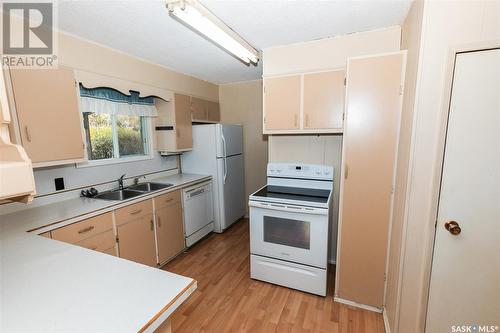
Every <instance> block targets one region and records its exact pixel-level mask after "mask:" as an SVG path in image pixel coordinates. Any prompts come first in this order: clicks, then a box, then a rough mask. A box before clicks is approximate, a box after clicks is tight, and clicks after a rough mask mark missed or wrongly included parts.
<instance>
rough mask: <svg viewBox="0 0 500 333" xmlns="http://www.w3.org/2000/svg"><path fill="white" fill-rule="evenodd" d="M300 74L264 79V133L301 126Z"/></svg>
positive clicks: (294, 128)
mask: <svg viewBox="0 0 500 333" xmlns="http://www.w3.org/2000/svg"><path fill="white" fill-rule="evenodd" d="M300 81H301V77H300V75H293V76H284V77H276V78H266V79H264V133H266V131H268V130H296V129H299V128H300V120H299V116H300V90H301V87H300Z"/></svg>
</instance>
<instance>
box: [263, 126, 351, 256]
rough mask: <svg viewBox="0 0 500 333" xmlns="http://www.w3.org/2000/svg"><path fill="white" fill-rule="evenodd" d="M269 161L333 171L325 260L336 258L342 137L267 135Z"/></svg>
mask: <svg viewBox="0 0 500 333" xmlns="http://www.w3.org/2000/svg"><path fill="white" fill-rule="evenodd" d="M269 161H270V162H278V163H293V162H299V163H310V164H325V165H331V166H333V167H334V168H335V170H334V171H335V173H334V184H333V186H334V188H333V189H334V193H333V212H334V214H333V217H332V225H331V232H330V239H329V241H330V251H329V254H328V260H329V261H330V262H335V260H336V257H337V224H338V214H337V212H338V211H339V197H340V164H341V161H342V135H272V136H269Z"/></svg>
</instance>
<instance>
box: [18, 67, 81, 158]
mask: <svg viewBox="0 0 500 333" xmlns="http://www.w3.org/2000/svg"><path fill="white" fill-rule="evenodd" d="M10 75H11V82H12V88H13V97H14V102H15V107H16V113H17V119H18V125H19V133H20V137H21V142H22V145H23V147H24V148H25V150H26V152H27V154H28V156H29V157H30V158H31V160H32V162H33V163H34V166H47V165H57V164H66V163H71V162H75V161H82V160H83V159H84V157H85V145H84V139H83V132H82V120H81V119H82V117H81V114H80V111H79V103H78V94H77V87H76V81H75V79H74V75H73V71H72V70H70V69H65V68H59V69H47V70H44V69H37V70H25V69H18V70H14V69H12V70H11V71H10Z"/></svg>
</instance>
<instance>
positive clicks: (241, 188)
mask: <svg viewBox="0 0 500 333" xmlns="http://www.w3.org/2000/svg"><path fill="white" fill-rule="evenodd" d="M217 165H218V170H219V179H220V181H219V197H220V199H221V200H220V213H221V216H220V227H221V229H222V230H224V229H227V228H228V227H229V226H230V225H231V224H233V223H234V222H236V221H237V220H238V219H239V218H240V217H243V216H244V215H245V202H246V201H245V180H244V171H243V156H242V155H236V156H231V157H228V158H218V159H217ZM222 230H221V231H222Z"/></svg>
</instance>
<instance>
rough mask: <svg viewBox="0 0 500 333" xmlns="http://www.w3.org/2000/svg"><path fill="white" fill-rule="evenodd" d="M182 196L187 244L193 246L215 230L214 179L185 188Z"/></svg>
mask: <svg viewBox="0 0 500 333" xmlns="http://www.w3.org/2000/svg"><path fill="white" fill-rule="evenodd" d="M182 197H183V204H184V235H185V237H186V246H191V245H193V244H194V243H196V242H197V241H199V240H200V239H202V238H203V237H205V236H206V235H208V234H209V233H211V232H212V231H213V230H214V204H213V192H212V181H208V182H204V183H200V184H196V185H193V186H190V187H187V188H185V189H183V190H182Z"/></svg>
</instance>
